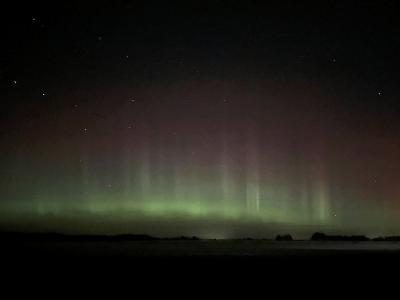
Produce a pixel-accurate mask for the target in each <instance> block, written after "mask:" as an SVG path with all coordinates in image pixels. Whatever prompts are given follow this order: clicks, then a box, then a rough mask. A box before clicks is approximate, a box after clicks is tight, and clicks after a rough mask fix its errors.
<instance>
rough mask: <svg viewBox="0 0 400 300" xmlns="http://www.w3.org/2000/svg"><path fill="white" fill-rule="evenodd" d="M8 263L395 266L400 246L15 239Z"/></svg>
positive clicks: (7, 251)
mask: <svg viewBox="0 0 400 300" xmlns="http://www.w3.org/2000/svg"><path fill="white" fill-rule="evenodd" d="M2 251H3V257H4V255H5V256H6V257H8V258H9V261H14V262H15V263H18V262H24V261H25V262H35V263H39V262H41V263H48V262H50V261H51V262H58V263H62V262H65V261H68V260H73V261H98V262H99V264H106V263H107V262H110V261H121V260H123V261H125V262H126V263H129V262H142V263H143V262H146V263H148V264H152V263H154V262H165V263H168V262H171V263H172V262H173V263H180V262H183V261H185V262H186V261H191V262H192V263H194V264H196V262H202V264H203V263H205V262H207V261H209V262H221V263H224V262H228V261H229V262H230V263H233V264H236V265H239V264H243V263H246V264H247V263H248V264H251V263H255V262H257V263H268V264H287V263H290V264H296V263H304V264H310V265H312V264H313V263H315V262H318V263H320V262H323V263H324V264H325V265H330V264H334V265H335V266H337V264H339V265H340V264H347V263H349V262H351V263H352V264H355V263H362V264H365V265H368V264H377V263H378V264H384V263H387V262H390V263H395V262H396V261H397V260H399V259H400V242H374V241H365V242H352V241H270V240H162V239H160V240H137V241H126V240H115V241H114V240H87V241H86V240H16V241H6V242H5V243H3V246H2Z"/></svg>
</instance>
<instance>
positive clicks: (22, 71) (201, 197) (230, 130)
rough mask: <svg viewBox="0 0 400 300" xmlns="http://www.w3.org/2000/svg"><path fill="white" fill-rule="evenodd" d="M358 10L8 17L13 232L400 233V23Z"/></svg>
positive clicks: (146, 9) (79, 7)
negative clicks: (399, 116)
mask: <svg viewBox="0 0 400 300" xmlns="http://www.w3.org/2000/svg"><path fill="white" fill-rule="evenodd" d="M345 3H346V2H340V1H338V2H336V3H335V4H333V3H331V2H329V4H327V5H325V6H316V5H315V4H309V5H299V4H295V3H293V2H288V3H285V4H276V3H275V4H272V3H268V4H258V3H256V2H253V1H248V3H246V4H243V3H242V4H237V3H229V2H228V1H226V2H225V1H206V2H205V3H203V4H197V5H194V4H193V5H188V4H186V5H184V4H182V3H173V4H168V5H167V4H165V5H159V4H157V5H156V4H146V5H145V4H137V3H135V2H133V3H126V2H119V1H116V3H113V4H111V3H110V2H107V1H104V2H103V1H100V3H99V4H98V5H96V6H90V5H87V6H85V5H83V4H78V3H74V2H72V3H70V4H68V5H65V6H60V7H55V6H52V5H51V4H48V3H43V4H36V5H33V4H32V5H31V6H29V7H27V8H26V12H27V13H23V14H22V13H19V12H18V11H17V9H16V8H15V7H10V8H9V9H10V12H11V13H10V17H9V19H7V20H5V22H6V23H7V24H6V25H4V26H6V28H7V33H6V35H5V38H4V39H5V42H6V43H5V44H7V47H5V49H2V61H1V65H0V67H1V73H0V74H1V94H0V97H1V99H2V103H3V104H2V105H3V108H2V110H1V114H0V117H1V131H0V141H1V145H2V147H1V157H0V160H1V166H2V168H1V176H2V181H1V182H0V189H1V199H0V208H1V211H0V225H1V226H2V228H6V229H21V230H31V229H32V228H33V229H35V230H44V231H60V232H80V233H87V232H90V233H93V232H94V233H110V232H111V233H127V232H129V233H147V234H154V235H161V236H174V235H181V234H188V235H198V236H202V237H221V238H227V237H247V236H251V237H266V236H267V237H268V236H270V235H272V234H277V233H282V231H284V232H290V233H294V234H296V235H297V236H299V237H304V236H308V235H309V234H310V232H313V231H315V230H318V229H323V230H327V231H328V232H332V233H346V234H353V233H361V234H367V235H382V234H399V232H400V222H399V221H398V219H399V218H398V213H399V199H398V197H399V196H400V190H399V187H398V183H397V181H398V174H399V171H400V169H399V166H400V164H399V162H400V152H399V151H400V139H399V134H398V133H399V129H400V123H399V120H398V113H399V105H398V101H397V99H398V96H399V92H398V88H397V77H398V67H399V58H398V55H397V53H398V51H397V50H398V46H399V37H398V34H396V32H397V31H396V30H397V29H398V28H399V27H398V21H397V20H396V18H395V12H396V11H395V10H394V9H392V8H391V7H390V5H386V6H385V5H381V4H378V2H373V1H363V2H358V1H354V2H351V4H345ZM339 17H340V18H339ZM4 26H3V28H4Z"/></svg>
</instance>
